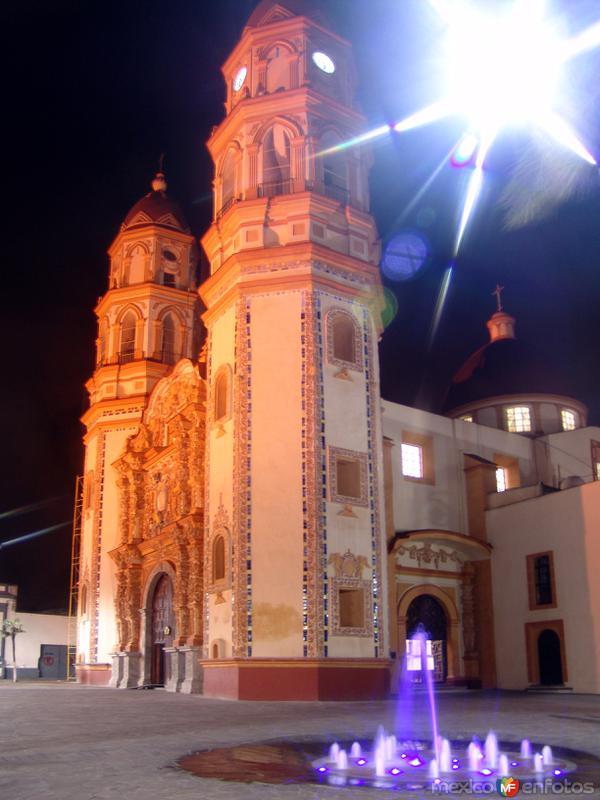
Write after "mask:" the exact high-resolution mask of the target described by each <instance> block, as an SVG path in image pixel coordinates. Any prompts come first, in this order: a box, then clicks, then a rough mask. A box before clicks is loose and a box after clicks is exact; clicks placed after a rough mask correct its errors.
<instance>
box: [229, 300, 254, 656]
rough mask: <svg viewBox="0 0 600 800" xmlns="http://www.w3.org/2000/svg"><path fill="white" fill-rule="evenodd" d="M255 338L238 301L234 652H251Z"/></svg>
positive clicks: (247, 303) (246, 303) (244, 303)
mask: <svg viewBox="0 0 600 800" xmlns="http://www.w3.org/2000/svg"><path fill="white" fill-rule="evenodd" d="M251 410H252V342H251V313H250V299H249V298H242V299H240V300H239V301H238V303H237V308H236V327H235V387H234V420H235V422H234V425H235V429H234V442H235V444H234V456H233V497H234V522H233V529H234V535H235V536H236V537H237V541H236V544H235V547H234V552H235V556H234V573H233V585H234V592H233V594H234V600H233V603H234V606H233V607H234V616H233V655H234V657H237V658H244V657H248V658H250V657H251V656H252V485H251V480H252V478H251V469H250V468H251V459H252V433H251Z"/></svg>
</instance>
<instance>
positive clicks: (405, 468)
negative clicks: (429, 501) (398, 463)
mask: <svg viewBox="0 0 600 800" xmlns="http://www.w3.org/2000/svg"><path fill="white" fill-rule="evenodd" d="M402 474H403V475H404V476H406V477H408V478H422V477H423V475H424V473H423V448H422V447H419V445H417V444H405V443H403V444H402Z"/></svg>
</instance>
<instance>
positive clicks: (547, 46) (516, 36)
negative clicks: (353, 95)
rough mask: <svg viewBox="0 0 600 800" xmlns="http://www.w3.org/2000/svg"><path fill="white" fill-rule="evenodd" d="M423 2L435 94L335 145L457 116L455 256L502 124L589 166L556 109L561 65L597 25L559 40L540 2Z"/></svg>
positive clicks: (599, 35) (561, 93) (590, 43)
mask: <svg viewBox="0 0 600 800" xmlns="http://www.w3.org/2000/svg"><path fill="white" fill-rule="evenodd" d="M429 5H430V6H431V7H432V8H433V9H434V10H435V11H436V12H437V14H438V16H439V17H440V18H441V20H442V24H443V25H444V36H443V43H442V58H443V64H444V69H443V74H444V81H445V85H444V87H443V89H442V92H441V96H440V97H439V99H438V100H436V101H435V102H433V103H430V104H428V105H427V106H425V107H424V108H422V109H419V110H417V111H415V112H413V113H411V114H410V115H408V116H407V117H406V118H404V119H402V120H400V121H399V122H397V123H396V124H394V125H390V126H383V127H379V128H377V129H375V130H374V131H371V132H370V133H367V134H363V135H362V136H360V137H356V138H355V139H354V140H352V141H351V142H348V143H344V145H341V147H345V146H348V145H353V144H358V143H360V142H362V141H367V140H368V139H372V138H374V137H376V136H380V135H382V134H383V133H385V132H388V131H390V130H395V131H396V132H398V133H404V132H407V131H411V130H414V129H416V128H420V127H422V126H424V125H428V124H430V123H433V122H438V121H440V120H443V119H445V118H448V117H451V116H452V117H455V116H456V117H460V118H461V119H463V120H464V122H465V137H466V139H464V140H463V141H462V142H461V144H460V145H459V146H461V145H462V144H464V141H465V140H466V141H468V143H469V147H470V148H471V153H472V158H471V157H469V162H470V163H471V164H472V166H473V172H472V175H471V176H470V179H469V182H468V185H467V189H466V193H465V197H464V200H463V207H462V212H461V214H460V217H459V224H458V230H457V233H456V237H455V242H454V254H455V255H456V254H457V253H458V251H459V248H460V246H461V243H462V241H463V238H464V235H465V232H466V230H467V227H468V225H469V222H470V221H471V219H472V217H473V213H474V211H475V208H476V206H477V201H478V199H479V197H480V194H481V189H482V186H483V177H484V171H485V166H486V159H487V157H488V154H489V152H490V150H491V148H492V146H493V144H494V142H495V141H496V139H497V137H498V136H499V135H500V134H501V132H502V131H503V130H504V129H506V128H507V127H509V126H511V125H522V126H529V127H530V128H531V129H532V130H533V129H534V128H537V129H541V130H542V131H545V132H546V134H548V135H549V136H550V137H551V138H552V139H554V140H555V141H556V142H558V143H559V144H560V145H562V146H563V147H565V148H567V149H568V150H570V151H571V152H572V153H574V154H575V155H576V156H578V157H579V158H582V159H584V160H585V161H587V162H588V163H589V164H591V165H594V166H595V165H596V159H595V158H594V156H593V155H592V154H591V153H590V151H589V150H588V148H587V147H586V146H585V145H584V144H583V142H582V141H581V139H580V138H579V136H578V135H577V133H576V131H575V130H574V128H573V127H572V126H571V125H570V124H569V122H568V121H567V119H566V118H565V117H564V116H563V115H562V114H561V110H560V109H561V101H564V100H565V97H566V96H565V89H564V87H563V80H562V79H563V67H564V65H565V64H566V63H567V62H568V61H570V60H572V59H573V58H575V57H577V56H579V55H581V54H582V53H585V52H588V51H590V50H593V49H595V48H597V47H598V46H599V45H600V22H597V23H595V24H593V25H591V26H590V27H589V28H586V29H585V30H583V31H582V32H580V33H578V34H576V35H575V36H573V37H571V38H567V37H564V36H561V34H560V31H559V26H558V20H555V19H552V18H550V17H548V15H547V10H546V3H545V0H513V2H512V3H511V4H507V5H505V6H504V7H503V9H501V10H500V11H498V12H497V13H494V14H489V13H484V12H482V10H481V4H480V3H476V2H475V1H474V0H472V2H467V0H429ZM456 165H457V166H459V165H460V164H456Z"/></svg>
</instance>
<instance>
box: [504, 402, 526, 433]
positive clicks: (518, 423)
mask: <svg viewBox="0 0 600 800" xmlns="http://www.w3.org/2000/svg"><path fill="white" fill-rule="evenodd" d="M506 427H507V429H508V430H509V431H510V432H511V433H529V432H530V431H531V409H530V408H529V406H512V407H511V408H507V409H506Z"/></svg>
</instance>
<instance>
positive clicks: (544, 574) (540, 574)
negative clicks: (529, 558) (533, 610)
mask: <svg viewBox="0 0 600 800" xmlns="http://www.w3.org/2000/svg"><path fill="white" fill-rule="evenodd" d="M533 569H534V578H535V604H536V606H546V605H550V603H552V602H553V601H554V598H553V596H552V574H551V571H550V556H549V555H544V556H538V557H537V558H536V559H535V562H534V568H533Z"/></svg>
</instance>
